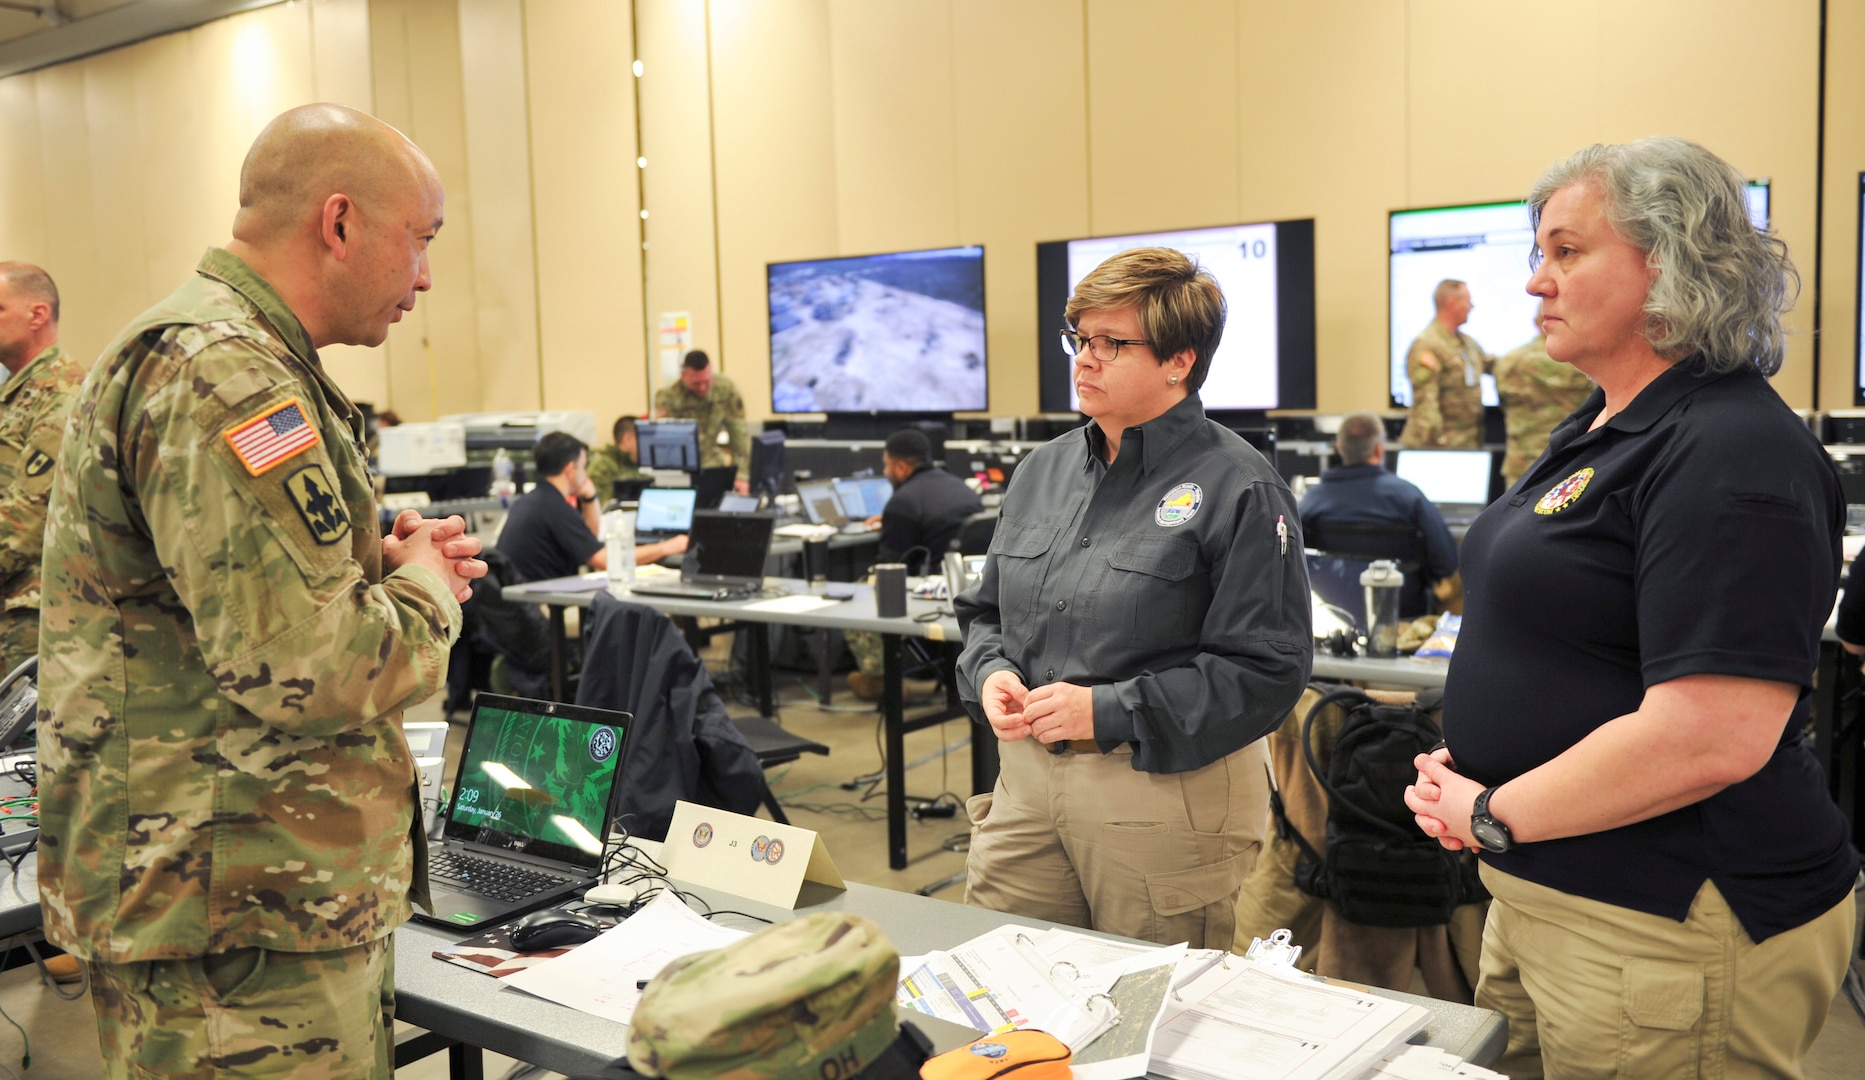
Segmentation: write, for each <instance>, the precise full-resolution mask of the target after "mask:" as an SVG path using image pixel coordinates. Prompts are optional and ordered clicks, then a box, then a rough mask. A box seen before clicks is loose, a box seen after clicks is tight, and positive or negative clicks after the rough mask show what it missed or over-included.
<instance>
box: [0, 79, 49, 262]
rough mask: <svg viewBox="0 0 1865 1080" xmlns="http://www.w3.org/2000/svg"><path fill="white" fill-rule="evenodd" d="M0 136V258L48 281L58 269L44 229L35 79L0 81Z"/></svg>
mask: <svg viewBox="0 0 1865 1080" xmlns="http://www.w3.org/2000/svg"><path fill="white" fill-rule="evenodd" d="M0 132H5V133H6V147H7V152H6V153H5V154H0V260H13V259H17V260H20V261H23V262H29V263H32V264H34V265H36V266H40V267H43V268H44V269H45V270H46V272H47V273H49V274H51V275H52V279H53V280H54V281H56V280H57V279H58V271H57V270H56V269H54V268H53V267H52V266H51V265H49V264H50V263H52V262H54V261H56V260H55V258H54V255H53V251H52V243H51V238H50V236H48V235H47V229H46V207H45V189H46V184H47V177H46V174H45V166H44V161H43V157H44V155H43V154H42V153H41V144H40V140H41V133H40V130H39V85H38V81H37V79H36V77H35V76H32V75H21V76H17V77H15V78H11V79H0Z"/></svg>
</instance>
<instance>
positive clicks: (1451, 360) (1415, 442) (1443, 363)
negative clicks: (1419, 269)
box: [1399, 279, 1493, 450]
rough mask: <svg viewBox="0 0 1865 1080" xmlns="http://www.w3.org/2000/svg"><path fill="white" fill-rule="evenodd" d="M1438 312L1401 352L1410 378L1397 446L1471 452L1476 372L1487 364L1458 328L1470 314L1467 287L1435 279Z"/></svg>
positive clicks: (1479, 413)
mask: <svg viewBox="0 0 1865 1080" xmlns="http://www.w3.org/2000/svg"><path fill="white" fill-rule="evenodd" d="M1431 299H1432V300H1433V301H1434V302H1435V303H1436V304H1437V308H1438V313H1437V316H1436V317H1435V318H1433V319H1432V320H1431V325H1429V326H1427V327H1425V330H1424V333H1422V334H1419V335H1418V337H1417V338H1416V339H1415V340H1414V341H1413V342H1412V347H1411V350H1410V351H1409V352H1407V353H1406V354H1405V368H1406V372H1407V373H1408V374H1409V375H1410V376H1411V380H1412V412H1411V415H1410V416H1407V417H1406V418H1405V430H1404V431H1402V432H1400V433H1399V445H1400V446H1411V447H1449V448H1463V449H1471V450H1475V449H1478V448H1480V447H1481V446H1482V445H1483V388H1482V375H1483V373H1484V372H1486V371H1488V370H1489V369H1490V364H1491V363H1492V362H1493V361H1492V360H1491V358H1490V355H1489V354H1488V353H1486V352H1484V351H1483V347H1482V346H1481V345H1478V344H1477V343H1476V339H1474V338H1472V337H1471V336H1470V335H1469V334H1466V333H1464V332H1463V331H1462V330H1459V329H1458V327H1461V326H1462V325H1463V324H1464V323H1465V322H1467V321H1468V320H1469V318H1470V309H1471V307H1473V306H1474V305H1472V304H1471V302H1470V287H1469V286H1468V285H1465V284H1464V283H1463V282H1461V281H1452V280H1449V279H1446V280H1444V281H1440V282H1438V287H1437V289H1436V290H1434V291H1433V292H1432V294H1431Z"/></svg>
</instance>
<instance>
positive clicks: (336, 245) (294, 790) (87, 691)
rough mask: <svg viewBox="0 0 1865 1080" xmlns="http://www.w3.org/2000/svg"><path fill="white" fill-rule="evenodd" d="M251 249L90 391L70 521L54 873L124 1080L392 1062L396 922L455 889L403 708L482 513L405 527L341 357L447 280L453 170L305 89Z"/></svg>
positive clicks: (48, 783) (44, 848)
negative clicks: (442, 876)
mask: <svg viewBox="0 0 1865 1080" xmlns="http://www.w3.org/2000/svg"><path fill="white" fill-rule="evenodd" d="M239 198H240V208H239V213H238V215H237V216H236V217H235V218H234V221H233V240H232V241H231V242H230V243H229V244H228V245H227V246H226V247H225V248H210V249H209V250H208V252H207V254H206V255H205V256H203V257H202V259H201V262H200V264H199V266H198V267H197V268H196V271H195V274H194V276H193V277H191V278H190V279H189V280H188V281H187V282H186V283H185V284H183V285H182V286H181V287H180V288H179V289H177V290H176V291H175V292H174V293H172V294H170V296H169V297H168V298H167V299H165V300H163V301H162V302H160V303H159V304H157V305H156V306H155V307H153V308H151V309H150V310H148V311H147V312H144V313H143V314H142V315H139V316H137V318H136V319H135V320H134V321H133V322H131V323H130V325H129V326H128V327H126V328H125V329H124V330H123V331H122V332H121V333H120V334H119V335H118V336H117V338H116V340H115V341H114V342H113V343H112V344H111V345H110V346H109V347H108V348H107V349H105V351H104V353H103V355H102V357H101V358H100V359H99V360H98V362H97V364H96V366H95V367H94V369H93V370H92V372H91V374H90V377H89V378H88V379H86V381H85V383H84V386H83V388H82V390H80V392H79V394H78V402H77V405H76V410H75V413H74V415H73V419H72V423H71V426H70V429H69V431H68V433H67V435H66V437H65V440H64V443H63V446H62V449H61V451H60V454H59V465H58V469H57V470H56V478H55V480H54V482H53V487H52V500H51V509H50V514H49V518H48V522H47V528H46V560H45V565H46V568H47V573H46V575H45V606H44V618H43V626H42V628H41V632H40V663H41V672H40V690H41V698H40V710H41V711H40V726H41V735H42V737H41V738H40V740H39V754H40V758H39V763H40V781H41V786H40V803H41V822H42V830H43V831H42V834H41V838H40V850H39V895H40V900H41V904H42V906H43V908H44V914H45V934H46V936H47V937H48V938H50V939H51V940H52V941H53V942H54V943H56V944H57V945H58V946H59V947H61V948H63V949H65V950H66V951H68V952H70V953H71V954H73V955H74V956H78V957H80V958H82V959H83V960H85V961H86V962H87V964H88V966H89V972H90V976H91V981H92V991H91V993H92V1004H93V1005H94V1006H95V1008H96V1011H97V1026H98V1033H99V1037H100V1042H101V1046H102V1050H103V1058H104V1061H105V1062H106V1063H108V1065H109V1067H110V1070H111V1075H112V1076H118V1077H125V1076H130V1075H136V1076H143V1075H160V1076H181V1075H187V1076H208V1075H212V1076H230V1075H239V1076H246V1077H254V1076H261V1075H263V1076H268V1077H270V1076H285V1075H312V1074H316V1075H320V1076H323V1075H329V1076H373V1077H384V1078H385V1077H388V1076H389V1075H390V1073H391V1068H392V1066H391V1062H392V1059H393V1037H392V1029H391V1027H390V1026H389V1024H390V1020H391V1014H392V1011H393V1008H394V989H395V983H394V961H393V957H394V950H393V947H392V946H393V939H392V938H391V936H390V935H391V933H392V932H393V931H394V929H395V928H396V927H397V926H399V925H401V923H402V922H403V921H404V920H406V919H407V917H408V915H409V910H410V909H409V904H410V901H411V900H413V901H416V902H422V903H425V901H426V887H427V886H426V876H425V873H424V867H425V852H426V847H425V840H424V838H423V837H421V835H420V826H421V814H420V812H419V810H418V809H417V808H416V807H417V805H418V804H417V799H416V787H417V784H418V779H417V776H416V773H415V767H414V761H413V757H412V755H411V754H410V753H409V750H408V743H407V741H406V739H405V738H404V736H403V735H402V731H401V715H400V714H401V710H402V709H404V708H406V707H407V706H410V705H413V704H415V703H417V702H419V701H421V700H423V699H425V698H427V697H429V696H431V695H432V694H434V693H436V692H437V691H439V690H440V689H441V688H442V686H443V684H444V682H445V676H446V670H447V654H448V649H449V648H450V647H451V646H452V644H453V642H454V639H455V638H457V637H458V636H459V632H460V601H462V600H463V599H465V598H466V597H467V596H469V595H470V591H469V589H468V579H470V578H474V577H478V576H480V575H482V574H484V573H485V564H484V563H482V562H480V561H479V560H477V559H475V558H473V556H475V555H477V554H478V553H479V541H477V540H472V539H468V538H466V537H464V536H463V535H462V533H463V532H464V528H465V524H464V522H462V521H461V520H460V519H459V518H457V517H454V518H448V519H446V520H445V521H425V522H424V521H422V520H421V519H420V517H419V516H418V515H417V514H415V512H413V511H408V512H406V513H404V514H403V515H402V517H401V518H399V519H397V520H396V522H395V524H394V527H393V530H392V532H391V535H390V536H388V537H387V538H382V537H380V533H379V529H378V526H377V517H376V507H375V502H374V499H373V496H372V494H371V488H370V481H369V474H368V472H367V469H366V468H365V464H364V458H363V451H362V445H363V434H364V433H363V418H362V414H361V412H359V411H358V410H357V408H356V407H355V406H354V405H352V404H351V403H350V401H349V399H348V398H346V397H345V396H344V395H343V392H342V391H341V390H339V389H338V388H337V386H336V385H335V384H334V383H333V382H331V380H330V376H329V374H328V373H327V372H326V371H325V370H324V368H323V365H322V364H321V363H320V361H319V359H318V355H317V349H318V348H320V347H322V346H324V345H327V344H332V343H339V342H341V343H349V344H359V345H366V346H374V345H379V344H381V343H382V341H383V340H384V339H385V338H386V337H387V336H388V330H389V325H390V324H391V323H393V322H395V321H397V320H399V319H400V318H401V315H402V313H403V312H406V311H411V310H413V308H414V304H415V299H416V297H417V296H418V295H419V294H420V293H422V292H424V291H426V290H427V288H428V287H429V285H430V283H431V280H430V277H429V273H428V262H427V246H428V242H429V241H430V240H432V239H433V238H434V235H435V233H436V232H437V231H438V230H439V228H440V224H441V216H442V209H443V198H444V196H443V193H442V190H441V185H440V178H439V176H438V174H436V172H435V171H434V166H433V165H432V163H430V162H429V161H428V159H427V157H426V155H424V154H423V153H421V151H420V150H419V149H418V148H416V147H415V145H414V144H413V143H411V142H409V141H408V140H407V139H406V138H405V137H403V136H402V135H401V133H400V132H397V131H396V130H395V129H393V128H391V127H389V126H388V125H386V124H383V123H381V122H380V121H378V120H375V119H374V118H372V117H370V116H367V115H365V114H363V113H360V112H357V111H355V110H353V109H347V108H344V107H342V106H337V105H308V106H304V107H302V108H298V109H293V110H291V111H289V112H287V113H285V114H284V115H282V116H280V117H279V118H277V119H276V120H274V121H273V122H272V123H271V124H269V125H267V127H266V128H265V130H264V131H262V132H260V134H259V137H258V139H257V140H255V141H254V143H253V146H252V149H251V150H250V151H249V152H248V154H247V157H246V162H245V164H244V166H243V167H242V169H241V172H240V184H239Z"/></svg>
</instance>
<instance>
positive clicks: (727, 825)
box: [661, 801, 848, 910]
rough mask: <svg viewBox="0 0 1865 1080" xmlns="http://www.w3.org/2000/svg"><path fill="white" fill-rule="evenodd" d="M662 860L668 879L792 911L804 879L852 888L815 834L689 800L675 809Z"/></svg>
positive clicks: (835, 886) (808, 830) (837, 887)
mask: <svg viewBox="0 0 1865 1080" xmlns="http://www.w3.org/2000/svg"><path fill="white" fill-rule="evenodd" d="M661 861H662V862H663V863H665V864H666V866H667V875H668V876H669V877H675V878H679V879H680V880H682V881H690V882H692V883H693V884H695V885H704V886H706V887H707V888H712V889H718V890H720V891H722V892H728V893H731V894H732V895H734V896H742V897H744V898H746V899H747V900H757V901H760V902H762V903H766V904H772V905H775V906H777V907H781V908H789V909H791V910H795V909H796V906H797V895H798V894H799V893H800V892H802V890H803V883H804V882H805V881H813V882H815V883H817V884H818V885H827V886H829V887H831V888H835V889H846V888H848V884H847V883H846V882H844V881H843V880H842V872H841V871H839V870H837V869H836V868H835V860H834V859H831V858H830V857H829V848H828V845H826V844H824V843H823V842H822V837H820V836H818V835H817V834H816V832H815V831H814V830H811V829H800V828H798V827H796V826H795V825H779V824H778V823H776V822H774V821H766V820H764V819H763V818H755V817H746V816H745V815H743V814H734V813H732V812H730V811H728V810H717V809H714V808H713V807H710V806H700V805H699V804H698V803H690V802H685V801H681V802H679V803H676V804H675V805H674V811H673V823H672V824H671V825H669V826H668V827H667V840H666V843H665V844H663V845H662V847H661Z"/></svg>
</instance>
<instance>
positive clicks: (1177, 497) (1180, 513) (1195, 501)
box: [1153, 483, 1204, 529]
mask: <svg viewBox="0 0 1865 1080" xmlns="http://www.w3.org/2000/svg"><path fill="white" fill-rule="evenodd" d="M1203 505H1204V489H1203V488H1201V487H1199V486H1198V485H1197V484H1189V483H1188V484H1180V485H1178V486H1177V487H1175V488H1173V489H1172V490H1171V491H1168V492H1166V497H1165V498H1163V499H1161V500H1159V505H1158V506H1156V507H1154V508H1153V523H1154V524H1156V525H1164V526H1165V527H1166V528H1168V529H1176V528H1178V527H1179V526H1180V525H1183V524H1185V523H1186V522H1188V521H1190V520H1191V519H1193V518H1195V517H1197V516H1198V508H1199V507H1201V506H1203Z"/></svg>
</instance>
